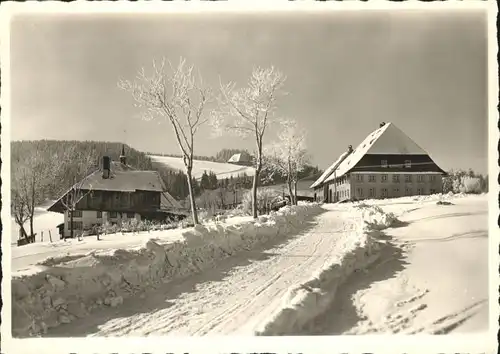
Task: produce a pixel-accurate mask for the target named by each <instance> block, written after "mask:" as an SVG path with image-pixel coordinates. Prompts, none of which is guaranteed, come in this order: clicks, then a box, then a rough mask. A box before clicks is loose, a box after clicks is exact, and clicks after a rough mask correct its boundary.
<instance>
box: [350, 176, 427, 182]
mask: <svg viewBox="0 0 500 354" xmlns="http://www.w3.org/2000/svg"><path fill="white" fill-rule="evenodd" d="M380 176H381V179H380V180H381V182H387V181H388V179H389V175H385V174H384V175H380ZM404 177H405V182H412V181H413V175H404ZM425 177H426V176H425V175H417V182H425ZM356 181H357V182H363V181H364V175H358V174H357V175H356ZM376 181H377V176H376V175H368V182H376ZM429 181H430V182H435V181H436V176H435V175H431V176H429ZM392 182H393V183H399V182H400V179H399V175H392Z"/></svg>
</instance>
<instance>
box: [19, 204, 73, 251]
mask: <svg viewBox="0 0 500 354" xmlns="http://www.w3.org/2000/svg"><path fill="white" fill-rule="evenodd" d="M52 203H53V201H50V202H47V203H44V204H43V205H40V206H39V207H37V208H35V217H34V219H33V232H35V233H36V237H35V240H36V242H37V243H38V242H42V231H43V242H44V243H45V242H49V231H50V233H51V234H52V240H53V241H57V240H59V230H58V229H57V225H59V224H60V223H62V222H64V215H63V214H59V213H52V212H48V211H47V208H48V207H49V206H50V205H52ZM10 226H11V240H10V243H11V245H17V240H18V239H19V226H18V225H17V224H16V222H15V221H14V218H13V217H11V221H10ZM24 229H25V231H26V232H27V233H29V232H30V229H29V221H28V222H26V223H25V224H24ZM22 247H26V246H22ZM15 248H17V246H16V247H15ZM15 248H13V249H15ZM13 252H14V251H13Z"/></svg>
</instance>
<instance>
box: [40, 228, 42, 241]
mask: <svg viewBox="0 0 500 354" xmlns="http://www.w3.org/2000/svg"><path fill="white" fill-rule="evenodd" d="M40 237H41V238H42V242H43V231H42V234H41V236H40Z"/></svg>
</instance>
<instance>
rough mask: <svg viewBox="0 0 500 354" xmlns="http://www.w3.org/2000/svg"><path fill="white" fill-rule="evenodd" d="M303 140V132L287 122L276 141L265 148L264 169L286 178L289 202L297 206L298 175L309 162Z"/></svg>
mask: <svg viewBox="0 0 500 354" xmlns="http://www.w3.org/2000/svg"><path fill="white" fill-rule="evenodd" d="M305 138H306V133H305V130H303V129H302V128H301V127H300V126H299V125H298V123H297V122H296V121H294V120H287V121H283V122H282V129H281V130H280V131H279V133H278V139H277V141H275V142H274V143H273V144H271V145H270V146H268V147H266V148H265V152H266V154H265V155H266V158H265V161H266V168H267V169H269V170H271V171H277V172H278V173H279V174H280V175H282V176H286V182H287V186H288V192H289V194H290V201H291V203H292V204H294V205H297V182H298V174H299V172H300V171H302V170H303V169H304V167H305V165H306V164H307V163H308V160H309V159H308V155H307V152H306V144H305ZM292 186H293V190H292Z"/></svg>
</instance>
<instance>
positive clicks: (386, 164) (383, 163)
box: [380, 160, 389, 168]
mask: <svg viewBox="0 0 500 354" xmlns="http://www.w3.org/2000/svg"><path fill="white" fill-rule="evenodd" d="M380 165H381V166H382V168H387V167H389V164H388V163H387V160H381V161H380Z"/></svg>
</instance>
